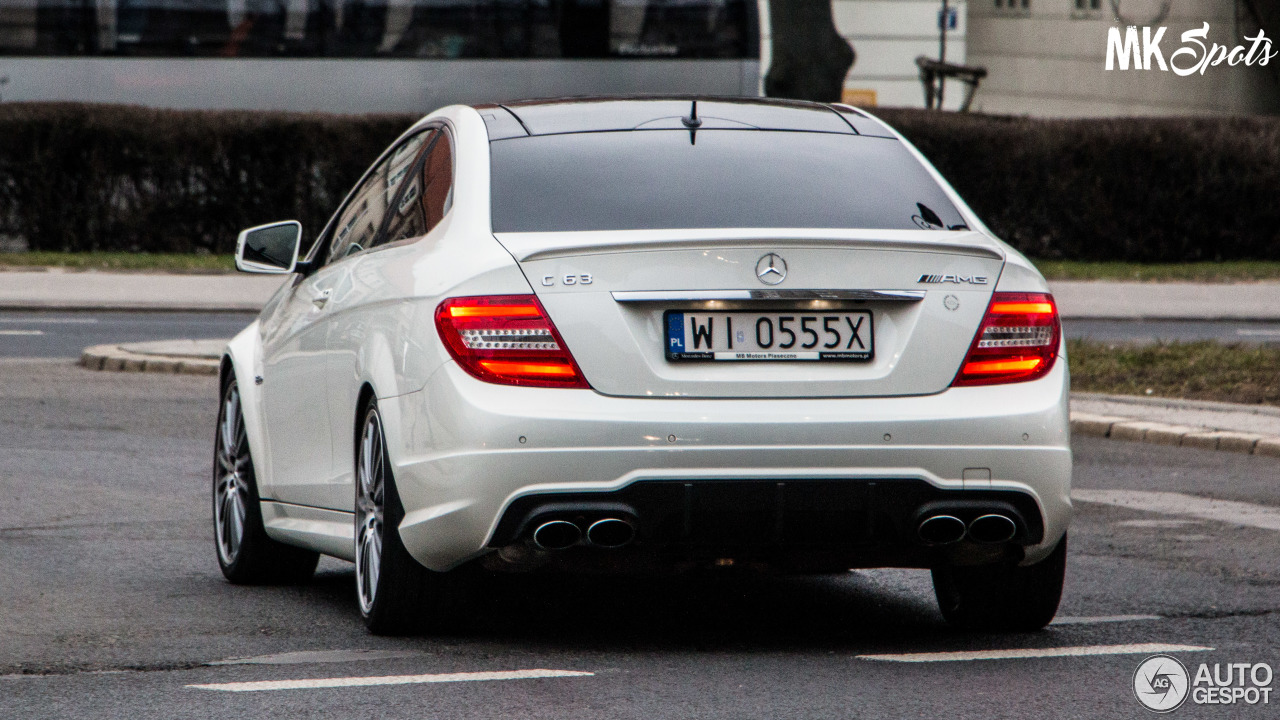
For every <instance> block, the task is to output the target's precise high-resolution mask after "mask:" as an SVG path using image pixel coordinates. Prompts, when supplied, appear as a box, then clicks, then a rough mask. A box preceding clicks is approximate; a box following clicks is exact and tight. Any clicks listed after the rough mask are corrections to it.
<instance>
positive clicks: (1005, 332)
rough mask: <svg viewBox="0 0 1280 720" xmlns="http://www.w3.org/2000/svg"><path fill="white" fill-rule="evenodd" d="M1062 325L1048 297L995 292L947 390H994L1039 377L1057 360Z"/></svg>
mask: <svg viewBox="0 0 1280 720" xmlns="http://www.w3.org/2000/svg"><path fill="white" fill-rule="evenodd" d="M1061 337H1062V326H1061V325H1060V324H1059V322H1058V308H1057V306H1056V305H1055V304H1054V302H1053V296H1052V295H1049V294H1048V293H1009V292H998V293H995V294H993V295H992V296H991V304H990V305H988V306H987V315H986V317H984V318H983V319H982V327H980V328H979V329H978V335H977V337H975V338H974V339H973V344H972V345H971V346H970V347H969V355H968V357H966V358H965V359H964V365H961V366H960V372H959V374H957V375H956V379H955V380H954V381H953V382H952V383H951V384H952V385H995V384H998V383H1012V382H1023V381H1026V380H1035V379H1036V378H1040V377H1044V375H1045V374H1046V373H1048V372H1049V370H1050V369H1052V368H1053V363H1054V361H1055V360H1056V359H1057V357H1058V343H1059V341H1060V339H1061Z"/></svg>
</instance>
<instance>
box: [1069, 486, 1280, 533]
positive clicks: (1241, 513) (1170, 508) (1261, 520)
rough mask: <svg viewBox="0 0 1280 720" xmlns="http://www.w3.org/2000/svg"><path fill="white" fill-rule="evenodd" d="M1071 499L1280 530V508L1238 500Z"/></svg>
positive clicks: (1153, 495) (1172, 496)
mask: <svg viewBox="0 0 1280 720" xmlns="http://www.w3.org/2000/svg"><path fill="white" fill-rule="evenodd" d="M1071 499H1072V500H1079V501H1080V502H1088V503H1101V504H1103V505H1115V506H1117V507H1126V508H1130V509H1132V510H1143V511H1146V512H1154V513H1160V514H1162V515H1186V516H1188V517H1194V518H1200V519H1202V520H1216V521H1218V522H1224V523H1230V524H1232V525H1243V526H1245V527H1255V528H1262V529H1264V530H1280V508H1276V507H1269V506H1266V505H1254V504H1253V503H1246V502H1237V501H1235V500H1211V499H1209V498H1202V497H1196V496H1195V495H1184V494H1182V493H1175V492H1157V491H1154V490H1073V491H1071Z"/></svg>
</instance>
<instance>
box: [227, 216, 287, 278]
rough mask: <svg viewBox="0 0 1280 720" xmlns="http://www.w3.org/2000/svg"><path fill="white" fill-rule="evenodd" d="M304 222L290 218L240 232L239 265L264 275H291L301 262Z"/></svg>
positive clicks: (244, 270) (242, 270) (238, 241)
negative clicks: (299, 258) (300, 249)
mask: <svg viewBox="0 0 1280 720" xmlns="http://www.w3.org/2000/svg"><path fill="white" fill-rule="evenodd" d="M301 244H302V223H300V222H298V221H296V220H286V221H284V222H275V223H270V224H268V225H259V226H258V227H253V228H249V229H248V230H243V231H241V232H240V237H239V238H238V239H237V240H236V269H237V270H239V271H240V272H247V273H259V274H262V275H287V274H289V273H291V272H294V270H295V269H296V268H297V266H298V249H299V247H300V246H301Z"/></svg>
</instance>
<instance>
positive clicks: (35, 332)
mask: <svg viewBox="0 0 1280 720" xmlns="http://www.w3.org/2000/svg"><path fill="white" fill-rule="evenodd" d="M43 334H44V331H43V330H0V335H43Z"/></svg>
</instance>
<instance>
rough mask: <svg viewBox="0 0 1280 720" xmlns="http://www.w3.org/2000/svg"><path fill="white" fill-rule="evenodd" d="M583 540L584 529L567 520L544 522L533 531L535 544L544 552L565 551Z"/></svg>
mask: <svg viewBox="0 0 1280 720" xmlns="http://www.w3.org/2000/svg"><path fill="white" fill-rule="evenodd" d="M581 539H582V529H581V528H579V527H578V526H577V525H574V524H573V523H571V522H567V521H565V520H552V521H550V522H544V523H542V524H541V525H539V526H538V527H537V529H535V530H534V531H533V544H534V545H537V546H538V547H540V548H542V549H543V550H564V549H565V548H568V547H572V546H574V545H576V544H578V541H579V540H581Z"/></svg>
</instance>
